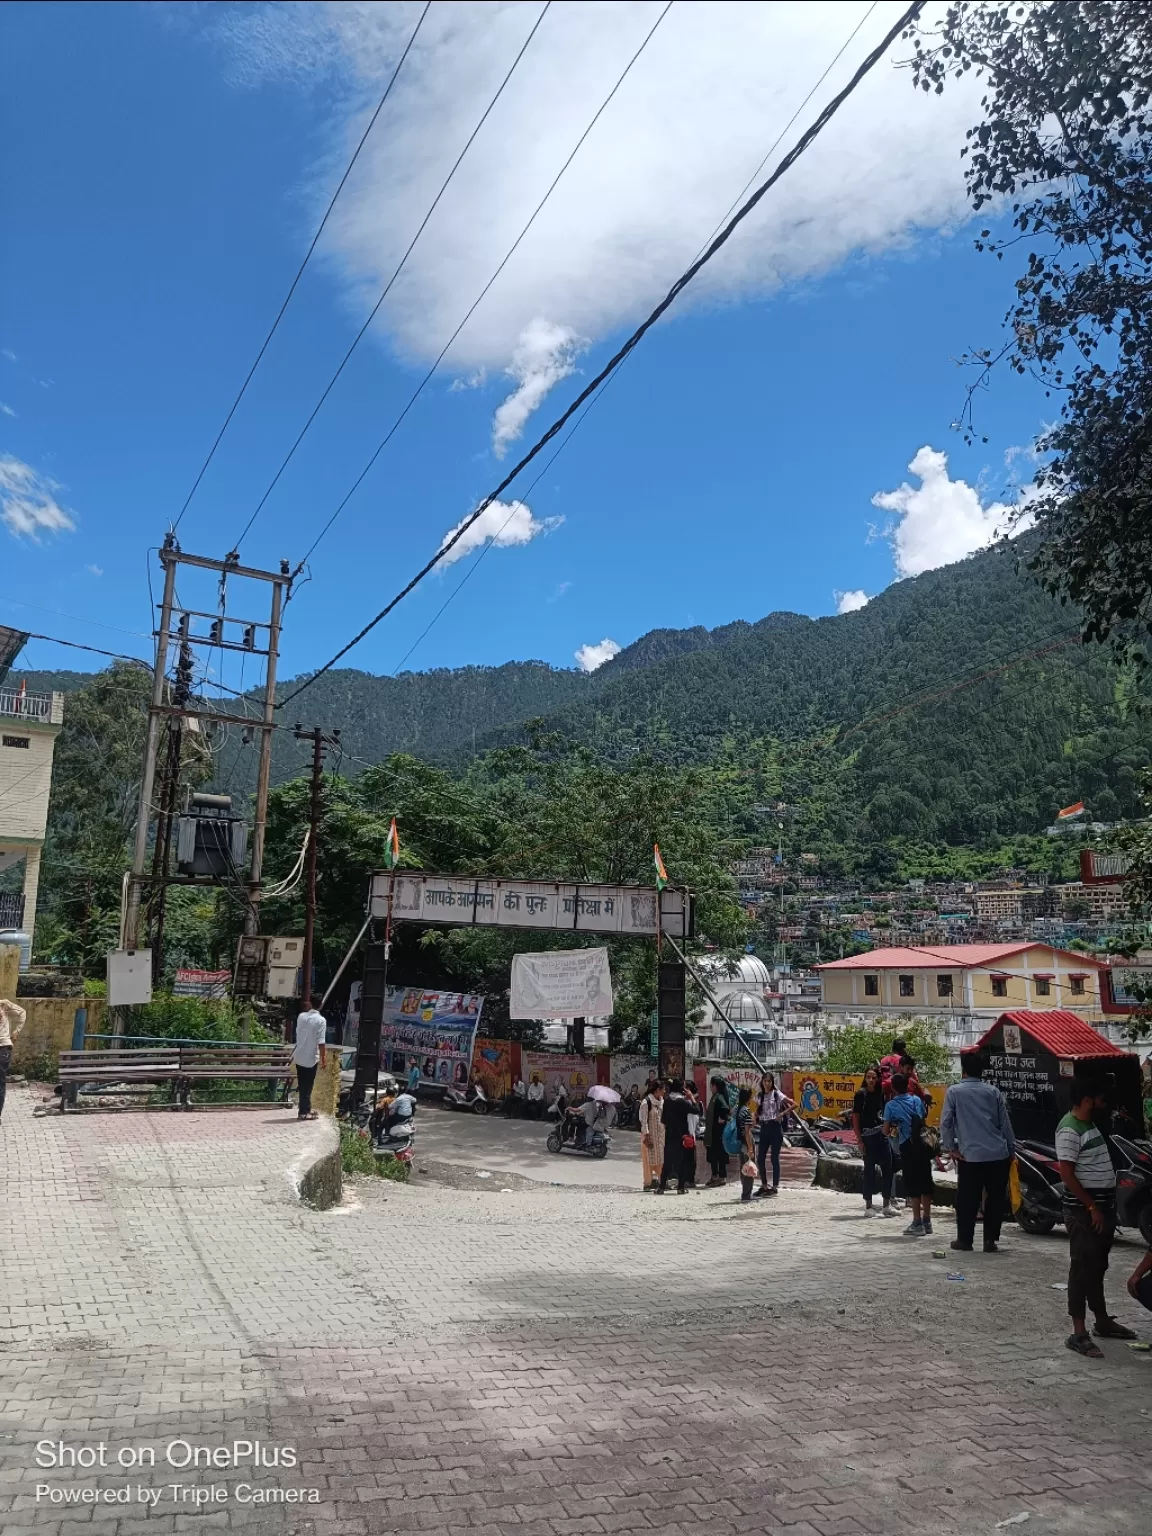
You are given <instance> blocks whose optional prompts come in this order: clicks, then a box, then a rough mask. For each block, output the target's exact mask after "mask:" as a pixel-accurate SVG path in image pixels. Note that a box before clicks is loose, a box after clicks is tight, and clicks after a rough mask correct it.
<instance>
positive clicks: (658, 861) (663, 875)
mask: <svg viewBox="0 0 1152 1536" xmlns="http://www.w3.org/2000/svg"><path fill="white" fill-rule="evenodd" d="M652 853H653V855H654V858H653V861H652V862H653V863H654V864H655V865H656V889H657V890H658V891H662V890H663V889H664V887H665V886H666V885H667V884H668V871H667V870H666V869H665V868H664V860H663V859H662V858H661V857H660V844H659V843H653V844H652Z"/></svg>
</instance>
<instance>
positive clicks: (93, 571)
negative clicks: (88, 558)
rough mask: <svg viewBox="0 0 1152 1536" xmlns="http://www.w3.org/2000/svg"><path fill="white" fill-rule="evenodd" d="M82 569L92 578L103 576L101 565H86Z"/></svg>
mask: <svg viewBox="0 0 1152 1536" xmlns="http://www.w3.org/2000/svg"><path fill="white" fill-rule="evenodd" d="M84 569H85V570H86V571H88V572H89V573H90V575H92V576H103V574H104V567H103V566H102V565H86V566H85V567H84Z"/></svg>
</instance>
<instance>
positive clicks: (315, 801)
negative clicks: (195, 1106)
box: [296, 725, 340, 1008]
mask: <svg viewBox="0 0 1152 1536" xmlns="http://www.w3.org/2000/svg"><path fill="white" fill-rule="evenodd" d="M296 740H297V741H310V742H311V743H312V790H311V796H310V799H309V808H308V826H309V831H308V854H307V863H306V865H305V875H304V960H303V965H302V970H303V976H302V977H301V983H300V1003H301V1007H303V1008H311V1006H312V946H313V942H314V940H315V935H316V842H317V838H318V836H319V832H320V810H321V805H320V792H321V789H322V788H323V783H324V749H325V747H338V746H339V745H340V732H339V731H333V732H332V733H331V735H329V736H326V735H325V734H324V732H323V731H322V730H321V729H320V727H319V726H318V725H314V726H313V727H312V729H311V730H310V731H306V730H304V728H303V727H302V726H299V725H298V726H297V727H296Z"/></svg>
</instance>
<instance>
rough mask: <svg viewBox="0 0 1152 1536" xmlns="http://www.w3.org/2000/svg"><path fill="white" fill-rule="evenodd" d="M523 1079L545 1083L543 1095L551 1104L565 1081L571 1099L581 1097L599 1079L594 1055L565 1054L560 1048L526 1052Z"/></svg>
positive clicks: (528, 1082)
mask: <svg viewBox="0 0 1152 1536" xmlns="http://www.w3.org/2000/svg"><path fill="white" fill-rule="evenodd" d="M523 1061H524V1081H525V1082H526V1083H527V1084H529V1085H531V1084H532V1083H543V1084H544V1094H545V1097H546V1098H547V1100H548V1102H549V1103H551V1102H552V1100H553V1099H554V1098H555V1097H556V1090H557V1088H558V1087H559V1085H560V1084H561V1083H563V1084H564V1087H565V1089H566V1090H567V1093H568V1097H569V1098H570V1099H582V1098H583V1097H584V1096H585V1094H586V1093H587V1092H588V1090H589V1088H591V1086H592V1084H593V1083H594V1082H595V1081H596V1058H595V1057H594V1056H575V1055H563V1054H561V1053H560V1052H559V1051H525V1052H524V1053H523Z"/></svg>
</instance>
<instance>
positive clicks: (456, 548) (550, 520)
mask: <svg viewBox="0 0 1152 1536" xmlns="http://www.w3.org/2000/svg"><path fill="white" fill-rule="evenodd" d="M463 521H465V519H461V522H463ZM563 521H564V519H563V518H562V517H546V518H543V519H541V518H536V517H533V516H532V512H531V510H530V509H529V508H528V507H527V506H525V504H524V503H523V502H522V501H512V502H505V501H494V502H493V503H492V505H491V506H489V507H485V508H484V510H483V512H481V514H480V516H479V517H478V518H477V519H476V521H475V522H474V523H473V524H472V525H471V527H470V528H469V529H468V530H467V532H466V533H464V534H462V535H461V537H460V538H459V539H458V540H457V541H456V543H455V544H453V546H452V548H451V549H450V550H449V551H448V553H447V554H446V555H445V556H444V558H443V560H441V562H440V564H441V566H446V565H455V563H456V561H457V560H463V558H464V556H465V555H470V554H471V553H472V551H473V550H474V549H479V548H480V546H481V545H482V544H494V545H495V546H496V548H497V549H511V548H513V547H514V546H515V545H517V544H530V543H531V542H532V540H533V539H534V538H536V537H537V536H538V535H539V534H541V533H551V532H552V530H553V528H559V526H560V524H561V523H562V522H563ZM459 527H460V523H457V524H456V528H459ZM456 528H450V529H449V530H448V532H447V533H446V534H445V535H444V537H443V538H442V539H441V541H440V548H441V549H443V548H444V546H445V545H446V544H447V542H448V540H449V539H450V538H451V537H452V535H453V534H454V533H455V532H456Z"/></svg>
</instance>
